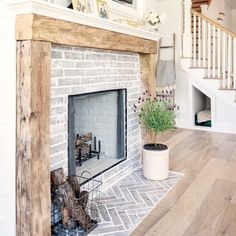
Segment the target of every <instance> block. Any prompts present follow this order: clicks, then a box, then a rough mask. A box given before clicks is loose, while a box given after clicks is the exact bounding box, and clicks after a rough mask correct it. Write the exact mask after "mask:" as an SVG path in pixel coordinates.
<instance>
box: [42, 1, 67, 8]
mask: <svg viewBox="0 0 236 236" xmlns="http://www.w3.org/2000/svg"><path fill="white" fill-rule="evenodd" d="M43 1H44V2H48V3H53V4H55V5H58V6H62V7H68V6H69V5H70V4H71V0H43Z"/></svg>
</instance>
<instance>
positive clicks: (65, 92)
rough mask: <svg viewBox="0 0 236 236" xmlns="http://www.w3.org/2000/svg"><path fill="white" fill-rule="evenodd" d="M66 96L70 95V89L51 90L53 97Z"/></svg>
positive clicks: (58, 88)
mask: <svg viewBox="0 0 236 236" xmlns="http://www.w3.org/2000/svg"><path fill="white" fill-rule="evenodd" d="M64 94H70V88H60V87H57V88H53V89H51V96H52V97H53V96H57V95H64Z"/></svg>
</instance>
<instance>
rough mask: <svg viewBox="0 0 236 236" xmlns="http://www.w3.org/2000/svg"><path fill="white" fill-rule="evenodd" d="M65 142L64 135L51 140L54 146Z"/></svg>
mask: <svg viewBox="0 0 236 236" xmlns="http://www.w3.org/2000/svg"><path fill="white" fill-rule="evenodd" d="M63 141H65V140H64V135H57V136H54V137H51V138H50V145H51V146H53V145H55V144H58V143H61V142H63Z"/></svg>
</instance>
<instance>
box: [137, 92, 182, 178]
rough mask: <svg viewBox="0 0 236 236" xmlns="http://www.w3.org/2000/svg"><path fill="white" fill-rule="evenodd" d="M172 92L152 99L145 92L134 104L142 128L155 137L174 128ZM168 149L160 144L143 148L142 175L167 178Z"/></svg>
mask: <svg viewBox="0 0 236 236" xmlns="http://www.w3.org/2000/svg"><path fill="white" fill-rule="evenodd" d="M171 97H172V92H171V91H167V90H166V91H163V94H162V95H159V96H156V97H152V96H151V95H150V94H149V93H148V92H147V91H145V92H144V93H143V96H142V97H141V96H140V97H139V98H138V101H137V103H136V104H134V111H135V112H136V113H138V116H139V122H140V124H141V125H142V128H144V129H146V130H148V131H149V132H152V133H153V134H154V135H155V140H156V135H157V134H158V133H162V132H164V131H168V130H171V129H173V128H175V117H176V110H178V109H179V107H178V106H176V105H172V101H171ZM168 171H169V148H168V147H167V146H166V145H164V144H161V143H156V142H155V143H147V144H144V146H143V174H144V177H146V178H147V179H151V180H163V179H167V178H168Z"/></svg>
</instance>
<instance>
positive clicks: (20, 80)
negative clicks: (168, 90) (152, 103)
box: [16, 13, 158, 236]
mask: <svg viewBox="0 0 236 236" xmlns="http://www.w3.org/2000/svg"><path fill="white" fill-rule="evenodd" d="M16 41H17V44H16V45H17V109H16V110H17V133H16V143H17V152H16V205H17V207H16V208H17V209H16V234H17V236H50V235H51V228H50V205H51V197H50V178H49V177H50V151H49V142H50V131H49V130H50V129H49V125H50V119H49V115H50V114H49V111H50V79H51V46H52V44H61V45H65V46H68V45H69V46H77V47H88V48H96V49H106V50H117V51H125V52H135V53H139V54H140V63H141V71H140V72H141V76H140V77H141V79H142V81H143V85H144V87H145V89H147V90H149V91H150V93H151V94H155V90H156V83H155V81H156V79H155V60H156V59H155V58H156V54H157V50H158V42H157V41H155V40H150V39H145V38H141V37H137V36H132V35H129V34H125V33H119V32H113V31H109V30H105V29H101V28H96V27H92V26H86V25H82V24H78V23H72V22H69V21H65V20H60V19H55V18H51V17H47V16H42V15H37V14H33V13H32V14H26V15H18V16H16Z"/></svg>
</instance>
